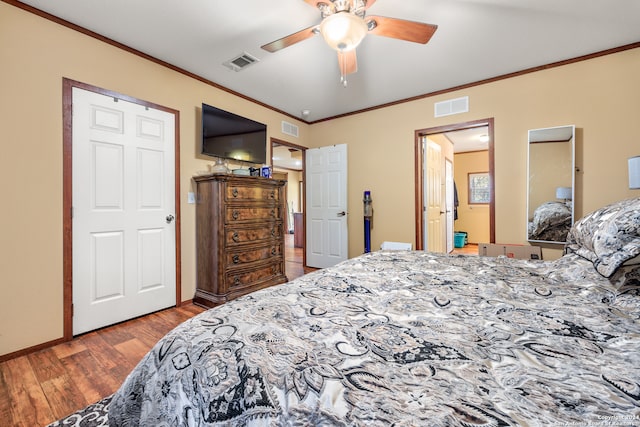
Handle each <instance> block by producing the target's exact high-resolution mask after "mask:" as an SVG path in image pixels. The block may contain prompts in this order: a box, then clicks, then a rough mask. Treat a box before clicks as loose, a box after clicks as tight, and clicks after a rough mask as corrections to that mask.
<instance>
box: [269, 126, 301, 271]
mask: <svg viewBox="0 0 640 427" xmlns="http://www.w3.org/2000/svg"><path fill="white" fill-rule="evenodd" d="M270 142H271V166H272V167H273V173H274V177H282V178H283V179H286V181H287V184H286V198H287V200H286V204H287V221H286V227H285V251H284V254H285V274H286V276H287V278H288V279H289V280H292V279H294V278H296V277H299V276H302V275H303V274H304V273H305V266H306V265H307V263H306V256H305V220H304V206H305V194H304V188H305V185H304V175H305V152H306V147H303V146H300V145H296V144H292V143H290V142H286V141H282V140H279V139H276V138H271V141H270Z"/></svg>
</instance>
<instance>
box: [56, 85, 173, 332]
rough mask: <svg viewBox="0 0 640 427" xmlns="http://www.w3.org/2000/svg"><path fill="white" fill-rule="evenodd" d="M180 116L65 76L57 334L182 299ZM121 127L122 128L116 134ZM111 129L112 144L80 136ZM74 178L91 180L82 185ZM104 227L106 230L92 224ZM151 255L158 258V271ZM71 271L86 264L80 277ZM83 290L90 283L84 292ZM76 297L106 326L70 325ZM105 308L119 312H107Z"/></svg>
mask: <svg viewBox="0 0 640 427" xmlns="http://www.w3.org/2000/svg"><path fill="white" fill-rule="evenodd" d="M79 95H83V97H82V98H78V96H79ZM87 96H88V98H87ZM102 102H106V105H101V103H102ZM76 103H77V105H76ZM83 106H84V107H83ZM74 107H76V108H75V109H74ZM81 110H82V111H81ZM178 117H179V112H178V111H177V110H173V109H169V108H166V107H162V106H159V105H156V104H152V103H149V102H145V101H141V100H138V99H135V98H131V97H128V96H125V95H122V94H118V93H116V92H112V91H108V90H105V89H101V88H97V87H94V86H91V85H87V84H84V83H80V82H76V81H73V80H70V79H63V122H64V126H63V129H64V130H63V207H64V210H63V212H64V213H63V283H64V285H63V295H64V301H63V307H64V316H63V318H64V320H63V329H64V340H66V341H68V340H71V339H72V338H73V335H74V334H76V333H81V332H85V331H87V330H91V329H95V328H97V327H101V326H104V325H105V324H109V323H114V322H118V321H122V320H126V319H127V318H131V317H136V316H139V315H142V314H146V313H149V312H152V311H156V310H158V309H162V308H166V307H168V306H179V305H180V301H181V286H180V204H179V201H180V199H179V192H178V188H179V185H178V183H179V180H178V177H179V176H180V168H179V155H178V153H179V152H180V144H179V126H178ZM74 118H75V123H74ZM89 118H91V120H89ZM125 118H126V120H125ZM129 123H132V125H129ZM119 126H123V129H124V126H127V128H126V129H125V131H123V132H119V131H117V128H118V127H119ZM85 128H86V129H85ZM110 131H112V132H111V133H115V134H119V135H120V134H121V135H124V137H123V138H120V139H119V140H116V141H110V140H109V139H108V137H105V135H102V137H104V138H102V137H99V136H96V135H93V134H87V132H89V133H90V132H103V133H104V134H107V133H109V132H110ZM103 139H104V140H103ZM79 146H82V147H83V150H84V149H85V148H86V149H87V150H88V151H87V152H86V153H85V154H84V157H83V155H81V154H79V153H77V152H76V151H77V149H78V147H79ZM87 153H88V154H87ZM87 159H89V161H88V160H87ZM92 159H93V160H92ZM167 159H168V161H167ZM121 160H122V161H121ZM124 160H126V162H124V163H123V161H124ZM89 163H91V164H89ZM125 163H126V164H125ZM120 166H122V167H120ZM83 168H84V169H83ZM125 171H127V173H125ZM131 171H134V172H133V173H130V172H131ZM86 175H88V177H87V176H86ZM79 180H80V181H79ZM82 180H85V181H87V182H89V183H90V184H91V185H90V186H87V185H85V186H84V187H83V185H81V184H83V182H82ZM131 181H133V182H134V184H133V185H132V184H131ZM158 182H160V183H161V185H162V189H161V188H159V187H158ZM129 187H132V189H133V190H132V191H128V188H129ZM89 202H90V203H89ZM87 206H88V208H87ZM85 212H88V213H87V214H86V215H84V214H85ZM123 212H124V214H122V215H121V213H123ZM106 214H111V215H110V217H109V218H110V219H113V220H111V222H108V221H102V220H101V221H97V220H95V218H96V215H102V216H104V215H106ZM83 215H84V216H83ZM140 217H143V220H140ZM81 219H82V221H81V222H78V221H79V220H81ZM101 219H102V218H101ZM107 223H108V225H105V227H106V228H105V229H104V230H102V229H100V230H98V231H96V229H95V228H92V227H93V226H94V225H95V224H100V225H101V226H102V225H103V224H107ZM86 224H89V227H88V228H87V227H84V225H86ZM83 227H84V228H83ZM85 228H86V230H85ZM83 236H84V237H83ZM82 241H84V242H85V243H86V242H87V241H88V244H87V245H88V246H87V245H85V246H83V243H82ZM121 241H123V242H124V243H123V244H121ZM158 248H160V249H162V250H163V252H162V253H159V252H158V251H159V250H160V249H158ZM120 249H122V250H120ZM86 254H90V255H91V256H90V257H89V259H88V260H81V259H79V258H78V256H80V255H86ZM158 257H162V258H163V265H162V267H161V268H159V267H158V263H157V262H156V261H155V259H156V258H158ZM79 268H85V269H86V268H89V270H88V274H85V273H86V271H84V270H80V269H79ZM84 288H88V289H89V293H87V294H86V295H84V294H82V292H84V290H85V289H84ZM159 293H160V294H162V296H161V297H160V298H156V297H157V296H158V294H159ZM76 294H77V295H76ZM83 295H84V296H83ZM77 297H82V298H83V299H84V300H85V301H89V302H88V303H86V305H87V311H86V314H85V318H86V319H91V321H93V317H97V316H98V314H100V313H106V314H105V315H104V318H105V320H106V322H107V323H104V324H99V323H95V324H94V323H89V324H88V325H87V326H82V327H81V328H80V329H78V328H77V324H76V323H77V319H79V315H80V314H81V313H80V309H81V307H80V301H76V299H77ZM74 301H75V302H74ZM109 304H111V305H113V304H120V305H118V306H116V307H111V308H109V309H103V310H102V312H100V313H98V312H99V311H100V309H99V308H98V306H104V307H106V306H107V305H109ZM109 311H113V312H114V313H115V314H116V316H120V317H109V316H110V313H109ZM74 312H75V314H76V317H75V318H74Z"/></svg>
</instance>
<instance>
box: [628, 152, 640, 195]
mask: <svg viewBox="0 0 640 427" xmlns="http://www.w3.org/2000/svg"><path fill="white" fill-rule="evenodd" d="M629 188H632V189H640V156H635V157H631V158H629Z"/></svg>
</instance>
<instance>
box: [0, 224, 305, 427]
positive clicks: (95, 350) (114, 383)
mask: <svg viewBox="0 0 640 427" xmlns="http://www.w3.org/2000/svg"><path fill="white" fill-rule="evenodd" d="M285 240H286V242H285V243H286V244H285V248H286V252H285V260H286V263H285V264H286V275H287V277H288V279H289V280H293V279H295V278H296V277H299V276H302V275H303V274H305V273H307V272H309V271H313V270H315V269H308V268H307V269H305V268H303V265H302V249H301V248H294V247H293V235H286V239H285ZM202 311H204V309H203V308H201V307H198V306H196V305H193V304H186V305H184V306H182V307H179V308H170V309H167V310H162V311H159V312H156V313H152V314H149V315H146V316H143V317H140V318H137V319H133V320H129V321H126V322H123V323H119V324H117V325H113V326H109V327H107V328H103V329H99V330H97V331H93V332H89V333H87V334H84V335H81V336H79V337H76V338H74V339H73V341H71V342H68V343H64V344H59V345H56V346H54V347H50V348H47V349H44V350H40V351H37V352H34V353H31V354H29V355H26V356H21V357H17V358H15V359H11V360H7V361H5V362H2V363H0V425H2V426H16V427H18V426H20V427H22V426H24V427H35V426H45V425H47V424H49V423H52V422H54V421H56V420H59V419H60V418H63V417H65V416H67V415H69V414H70V413H72V412H75V411H77V410H79V409H82V408H84V407H85V406H87V405H89V404H91V403H94V402H97V401H98V400H100V399H102V398H104V397H107V396H109V395H110V394H112V393H114V392H115V391H116V390H117V389H118V387H120V385H121V384H122V382H123V381H124V380H125V378H126V377H127V375H128V374H129V372H131V370H132V369H133V368H134V367H135V366H136V364H137V363H138V362H139V361H140V359H141V358H142V357H143V356H144V355H145V354H146V353H147V352H148V351H149V350H150V349H151V347H153V345H154V344H155V343H156V342H157V341H158V340H159V339H160V338H162V337H163V336H164V335H165V334H166V333H167V332H169V331H170V330H171V329H173V328H174V327H176V326H177V325H179V324H180V323H182V322H184V321H185V320H187V319H189V318H191V317H193V316H195V315H196V314H198V313H201V312H202Z"/></svg>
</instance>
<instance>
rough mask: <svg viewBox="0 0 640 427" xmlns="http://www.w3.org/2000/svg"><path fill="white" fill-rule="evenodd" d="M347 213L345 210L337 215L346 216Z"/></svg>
mask: <svg viewBox="0 0 640 427" xmlns="http://www.w3.org/2000/svg"><path fill="white" fill-rule="evenodd" d="M346 214H347V213H346V212H345V211H342V212H338V213H337V214H336V215H337V216H345V215H346Z"/></svg>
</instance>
